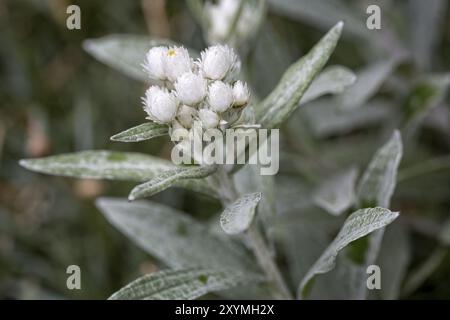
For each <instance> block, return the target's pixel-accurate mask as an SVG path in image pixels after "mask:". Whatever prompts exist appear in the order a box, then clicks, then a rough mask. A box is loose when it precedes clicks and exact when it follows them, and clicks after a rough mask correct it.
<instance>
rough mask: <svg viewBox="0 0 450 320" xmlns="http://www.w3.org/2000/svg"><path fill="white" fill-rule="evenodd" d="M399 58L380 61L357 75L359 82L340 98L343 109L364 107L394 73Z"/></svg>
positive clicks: (339, 101)
mask: <svg viewBox="0 0 450 320" xmlns="http://www.w3.org/2000/svg"><path fill="white" fill-rule="evenodd" d="M399 61H400V59H398V58H391V59H387V60H383V61H378V62H376V63H373V64H371V65H368V66H366V67H364V68H363V69H362V70H360V71H358V72H357V73H356V77H357V80H356V82H355V83H354V84H353V85H352V86H350V87H349V88H348V89H347V90H346V91H345V92H343V93H342V94H341V95H340V96H339V97H338V103H339V105H340V107H341V108H342V109H347V110H348V109H355V108H358V107H361V106H363V105H364V104H365V103H366V102H367V101H368V100H369V99H370V98H371V97H372V96H373V95H374V94H375V93H376V92H377V91H378V89H379V88H380V86H381V85H382V84H383V82H384V81H385V80H386V79H387V77H388V76H389V75H390V74H391V73H392V72H393V71H394V68H395V67H396V66H397V63H398V62H399Z"/></svg>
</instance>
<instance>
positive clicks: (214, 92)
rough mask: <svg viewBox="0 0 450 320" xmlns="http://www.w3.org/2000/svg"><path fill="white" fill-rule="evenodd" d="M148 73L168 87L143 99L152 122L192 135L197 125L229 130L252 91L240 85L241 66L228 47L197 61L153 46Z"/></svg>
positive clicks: (183, 51) (181, 52)
mask: <svg viewBox="0 0 450 320" xmlns="http://www.w3.org/2000/svg"><path fill="white" fill-rule="evenodd" d="M144 68H145V70H146V71H147V73H148V75H149V77H150V78H151V79H153V80H158V81H160V82H161V83H163V84H164V86H151V87H150V88H149V89H148V90H147V92H146V93H145V96H144V97H143V102H144V110H145V111H146V112H147V114H148V119H150V120H152V121H154V122H157V123H164V124H169V125H170V126H171V128H185V129H187V130H189V129H190V128H191V127H192V125H193V123H194V121H200V122H201V124H202V127H203V128H205V129H208V128H224V127H229V126H231V125H232V124H233V123H234V122H236V121H237V120H238V118H239V115H240V113H241V111H242V110H243V108H244V107H245V106H246V105H247V104H248V101H249V98H250V92H249V89H248V87H247V85H246V84H245V83H244V82H242V81H236V77H237V75H238V74H239V71H240V61H239V59H238V57H237V55H236V54H235V53H234V51H233V49H231V48H230V47H228V46H222V45H217V46H212V47H209V48H207V49H206V50H205V51H203V52H202V53H201V57H200V59H198V60H197V61H194V60H193V59H192V58H191V57H190V56H189V52H188V51H187V50H186V49H185V48H183V47H170V48H167V47H153V48H152V49H150V51H149V52H148V53H147V56H146V62H145V64H144Z"/></svg>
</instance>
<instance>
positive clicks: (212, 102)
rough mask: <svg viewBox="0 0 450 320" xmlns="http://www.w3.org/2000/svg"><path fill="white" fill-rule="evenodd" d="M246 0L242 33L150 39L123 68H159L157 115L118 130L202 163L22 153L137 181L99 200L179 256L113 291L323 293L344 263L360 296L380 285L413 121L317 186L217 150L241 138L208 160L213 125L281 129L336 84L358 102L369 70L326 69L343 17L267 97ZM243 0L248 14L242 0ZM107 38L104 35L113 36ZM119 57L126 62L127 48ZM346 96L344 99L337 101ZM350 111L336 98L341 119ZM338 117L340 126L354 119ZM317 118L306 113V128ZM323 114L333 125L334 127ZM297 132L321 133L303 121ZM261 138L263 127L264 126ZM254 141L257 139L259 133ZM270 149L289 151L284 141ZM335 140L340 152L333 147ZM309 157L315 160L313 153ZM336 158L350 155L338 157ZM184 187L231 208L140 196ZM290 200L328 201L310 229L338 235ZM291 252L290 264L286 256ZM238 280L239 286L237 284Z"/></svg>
mask: <svg viewBox="0 0 450 320" xmlns="http://www.w3.org/2000/svg"><path fill="white" fill-rule="evenodd" d="M234 3H235V2H233V1H231V0H228V1H220V2H219V3H218V4H217V5H218V6H222V5H225V4H226V5H227V6H234V5H235V4H234ZM241 3H243V2H241ZM248 3H254V1H249V2H248ZM261 3H262V2H261ZM249 5H250V4H249ZM243 6H244V7H241V8H237V11H236V12H239V14H240V16H238V18H239V19H237V20H235V23H236V25H234V27H232V29H235V31H234V33H233V37H232V38H233V39H229V41H228V40H227V41H220V42H227V44H217V45H213V46H210V47H208V48H206V49H204V50H203V51H202V52H201V53H200V54H198V53H197V54H196V53H195V51H194V50H193V49H187V48H185V47H183V46H179V45H176V44H174V43H173V42H165V43H157V42H145V46H143V47H145V50H141V51H139V52H138V54H137V56H139V57H140V60H139V61H135V60H133V61H131V62H130V63H127V64H126V65H125V66H123V65H121V67H120V68H122V69H121V70H123V69H127V70H128V72H127V73H128V74H131V75H133V76H134V77H135V78H138V79H140V80H144V81H145V83H146V86H147V90H146V92H145V94H144V96H143V97H142V102H143V110H144V112H145V113H146V114H147V120H148V121H146V122H144V123H142V124H139V125H137V126H135V127H132V128H130V129H127V130H125V131H123V132H120V133H118V134H116V135H114V136H112V137H111V140H113V141H120V142H139V141H145V140H149V139H152V138H154V137H160V136H168V139H169V138H170V140H172V142H173V143H174V144H175V145H174V148H173V149H172V152H174V150H175V151H177V150H179V151H183V154H184V153H185V151H187V150H189V151H190V152H187V154H188V155H189V158H190V159H191V160H194V161H193V162H190V163H189V165H186V163H185V162H183V165H178V164H177V163H175V164H174V161H173V162H171V161H170V160H168V159H163V158H158V157H155V156H152V155H148V154H141V153H134V152H112V151H84V152H79V153H75V154H68V155H59V156H53V157H48V158H42V159H29V160H23V161H21V164H22V165H23V166H24V167H26V168H28V169H30V170H34V171H39V172H44V173H49V174H56V175H63V176H71V177H80V178H95V179H112V180H130V181H134V182H136V184H137V185H136V186H135V187H134V188H133V189H132V190H131V191H130V193H129V194H128V198H127V199H111V198H102V199H100V200H98V201H97V206H98V208H99V209H100V211H101V212H102V213H103V214H104V215H105V217H106V218H107V219H108V221H110V222H111V223H112V224H113V225H114V226H115V227H117V228H118V229H119V230H120V231H121V232H122V233H124V234H125V235H126V236H127V237H129V238H130V239H131V240H132V241H134V242H135V243H136V244H137V245H138V246H140V247H141V248H142V249H144V250H145V251H146V252H147V253H149V254H150V255H151V256H152V257H154V258H155V260H157V261H158V262H161V266H164V267H166V269H165V270H162V271H158V272H156V273H152V274H149V275H145V276H143V277H141V278H139V279H137V280H136V281H134V282H132V283H130V284H129V285H127V286H125V287H123V288H122V289H121V290H119V291H117V292H116V293H115V294H113V295H112V296H111V299H195V298H198V297H200V296H202V295H204V294H211V293H214V294H217V295H220V296H221V297H226V298H233V299H239V298H264V299H293V298H298V299H304V298H308V297H310V296H313V297H317V296H319V297H320V296H322V294H323V290H324V288H325V291H326V290H327V289H328V288H329V287H330V285H329V283H328V282H327V278H328V277H327V276H330V277H331V275H334V272H336V273H337V272H338V271H339V272H340V273H342V274H345V277H344V278H343V279H344V280H343V281H344V284H345V285H346V286H347V287H351V288H352V289H351V290H352V291H351V292H350V293H349V294H351V295H352V296H354V297H356V298H366V297H367V295H368V292H367V290H366V287H365V284H366V278H365V277H363V276H362V274H364V272H362V271H361V270H363V271H365V267H366V266H368V265H371V264H373V263H374V259H375V258H376V257H377V255H378V251H379V248H380V246H381V245H382V244H381V241H382V239H383V231H384V228H385V227H386V226H388V225H389V224H390V223H392V222H393V221H394V220H395V219H396V218H397V217H398V215H399V214H398V212H395V211H391V210H390V209H389V207H390V201H391V197H392V195H393V192H394V190H395V182H396V177H397V169H398V166H399V163H400V160H401V157H402V151H403V150H402V140H401V135H400V133H399V131H396V130H395V131H393V133H392V134H391V135H390V137H389V138H388V139H385V140H386V142H385V143H384V144H383V145H381V146H380V147H379V148H378V151H376V153H375V154H374V156H373V157H372V158H371V159H369V161H368V163H369V164H368V165H366V166H365V167H364V168H365V169H364V168H363V170H362V171H363V172H362V174H361V175H360V176H359V177H358V171H357V170H356V169H354V168H352V169H351V170H346V171H344V172H342V173H341V172H339V175H336V176H333V175H330V176H329V177H328V176H327V177H326V178H322V176H326V175H328V172H329V171H325V172H319V174H318V177H320V178H321V179H319V178H317V179H316V177H314V179H310V180H311V184H312V185H313V188H310V189H306V190H300V191H299V189H298V188H297V185H295V186H292V189H293V190H294V191H295V193H294V194H292V193H293V192H292V191H291V190H290V189H291V185H290V184H289V182H290V181H291V180H289V181H288V182H285V183H283V184H281V185H278V186H276V187H275V183H276V178H275V177H274V176H263V175H260V174H259V172H258V170H257V169H258V166H253V165H251V164H249V162H250V161H249V160H248V159H244V161H243V162H242V163H235V162H233V163H232V164H226V165H221V164H218V163H217V162H214V161H211V160H214V158H215V157H216V156H220V152H222V150H223V152H224V153H227V152H228V149H227V146H224V147H223V149H219V150H216V154H211V157H209V158H207V159H206V161H205V160H204V159H203V161H202V160H201V158H202V151H203V150H204V149H208V147H210V146H211V144H212V143H204V144H202V145H200V146H195V143H194V145H193V141H195V139H196V137H198V136H201V135H203V134H204V133H205V132H206V131H207V130H211V131H208V132H210V135H209V138H210V139H211V140H210V141H212V140H213V136H214V135H215V134H220V133H224V132H230V131H231V132H232V133H235V137H236V139H237V140H238V141H242V140H240V138H241V136H240V134H244V133H247V131H249V129H255V128H256V129H258V130H259V131H258V133H260V132H267V131H270V130H271V129H273V130H274V131H271V132H272V135H275V136H277V135H278V129H279V128H280V127H281V126H282V125H283V123H285V122H287V121H288V120H289V119H292V118H295V114H296V113H295V112H297V111H296V110H297V109H298V108H299V107H302V108H301V109H304V108H303V105H304V104H306V103H307V102H311V101H313V102H314V101H315V100H316V99H318V98H319V97H322V96H325V95H330V96H332V97H333V98H332V99H334V98H335V99H336V101H341V99H342V100H345V99H347V101H350V102H351V103H354V101H353V100H352V99H349V98H346V97H345V92H347V91H346V90H351V89H352V88H353V87H352V86H353V85H354V83H355V81H356V76H355V74H354V73H353V72H351V71H350V70H348V69H347V68H345V67H342V66H333V67H329V68H327V69H325V70H323V71H322V69H323V68H324V66H325V65H326V63H327V61H328V59H329V57H330V56H331V55H332V53H333V51H334V49H335V47H336V45H337V43H338V40H339V38H340V36H341V32H342V28H343V23H342V22H337V23H336V25H335V26H334V27H333V28H331V29H330V30H329V31H328V32H327V33H326V34H325V35H324V36H323V37H322V38H321V39H320V40H319V41H318V42H317V44H315V45H314V47H313V48H312V49H311V50H310V51H309V52H308V53H306V54H305V55H304V56H303V57H301V58H300V59H299V60H298V61H297V62H295V63H293V64H292V65H291V66H290V67H289V68H288V69H287V70H286V71H285V72H284V74H283V76H282V77H281V79H280V80H279V82H278V84H277V85H276V86H275V87H274V88H273V90H271V92H270V93H269V94H268V95H267V96H266V97H263V98H262V99H261V100H260V101H257V99H255V97H254V96H252V92H254V87H252V86H251V84H252V83H250V82H249V83H247V81H244V80H243V79H244V77H243V75H242V74H241V73H240V70H241V61H240V59H239V56H238V54H237V52H238V51H237V49H234V48H233V47H232V45H233V44H236V43H238V42H239V41H234V40H237V39H238V38H239V39H241V36H242V35H243V34H244V33H245V32H244V31H246V30H245V27H246V23H247V22H252V21H253V20H252V18H251V17H250V16H252V11H251V10H250V11H249V9H248V8H247V2H245V4H243ZM206 10H210V12H209V13H210V14H211V16H210V17H213V19H212V20H211V21H210V23H217V26H214V27H213V29H212V31H211V32H215V33H216V34H220V33H221V32H222V33H224V32H223V30H225V29H227V26H226V25H227V24H228V23H229V22H230V21H229V20H230V19H231V18H229V16H228V14H229V12H226V14H224V16H223V17H219V15H218V13H214V12H215V11H214V10H215V9H214V8H213V7H210V8H209V9H206ZM227 10H228V9H227ZM229 10H230V12H231V11H233V13H236V12H235V9H233V10H231V9H229ZM240 19H242V21H243V22H241V20H240ZM232 20H234V19H232ZM252 23H253V22H252ZM225 38H227V37H225ZM91 41H92V40H91ZM98 41H99V43H100V44H98V43H97V44H98V45H101V44H102V42H101V40H98ZM211 42H213V41H211ZM95 43H96V42H95ZM91 45H92V43H91ZM105 47H106V48H110V47H108V46H106V45H105ZM116 48H117V50H116V54H118V55H121V54H123V51H122V50H123V48H127V46H124V45H118V46H117V47H116ZM91 49H92V48H91ZM97 49H98V48H97ZM103 49H104V48H103V47H102V48H101V50H100V49H98V52H96V53H97V54H96V56H97V57H100V56H101V57H102V58H101V59H103V60H104V61H105V60H106V59H105V58H104V54H105V52H106V53H107V54H111V52H110V51H108V50H103ZM99 52H100V53H99ZM102 54H103V56H102ZM108 58H111V57H108ZM125 60H126V59H123V60H121V61H122V62H123V61H125ZM243 61H245V60H243ZM108 62H110V60H108ZM269 62H270V61H268V62H267V63H269ZM114 63H115V64H112V65H114V66H116V67H117V61H114ZM141 64H142V66H143V67H142V68H139V69H138V70H137V69H136V66H139V65H141ZM120 68H119V69H120ZM267 72H269V71H267ZM136 75H138V76H136ZM245 79H247V78H245ZM363 87H364V86H363ZM358 92H360V91H358ZM335 96H336V97H335ZM327 98H330V97H327ZM330 99H331V98H330ZM360 99H361V100H362V99H363V98H360ZM136 100H138V97H136ZM336 101H334V100H333V104H336V105H337V102H336ZM335 102H336V103H335ZM135 110H139V108H138V107H136V108H135ZM314 111H315V110H314ZM137 112H138V111H137ZM346 115H347V114H346ZM339 116H340V113H339V112H337V111H336V112H335V113H331V115H329V117H327V119H328V118H332V117H339ZM338 120H339V121H337V122H338V125H339V124H341V123H342V122H344V121H345V119H344V120H342V119H341V118H339V119H338ZM288 124H289V122H288ZM310 124H311V125H314V122H313V121H311V123H310ZM333 124H334V125H335V126H336V124H335V123H333ZM307 127H308V126H307V125H305V126H303V125H296V126H295V128H294V129H296V130H302V129H305V130H306V128H307ZM323 127H325V129H323V130H330V127H332V126H331V125H330V126H327V125H324V126H323ZM228 130H230V131H228ZM298 132H300V131H298ZM295 137H296V138H297V139H299V140H300V139H306V138H308V137H307V135H306V134H305V135H303V134H302V133H301V132H300V133H299V134H298V135H296V136H295ZM233 139H234V137H233ZM255 139H256V140H262V139H261V136H258V137H257V138H255ZM284 141H285V140H284ZM302 141H303V140H302ZM244 142H245V141H244ZM294 142H295V141H294ZM242 145H243V147H244V149H245V148H247V147H248V146H249V145H250V144H246V143H243V144H242ZM197 147H199V148H197ZM301 147H304V146H303V145H302V146H301ZM249 149H250V147H249ZM261 149H263V148H262V147H261V148H259V149H258V150H255V152H254V153H256V152H260V151H261ZM305 149H306V147H305ZM266 151H267V150H266ZM270 151H271V152H273V153H276V152H277V151H278V150H276V149H272V147H271V150H270ZM321 152H323V153H324V154H323V157H326V155H325V153H326V152H325V151H322V150H321ZM217 153H219V155H217ZM228 154H229V153H227V155H228ZM290 156H291V155H287V156H286V158H284V159H283V161H284V162H283V164H285V163H288V164H289V161H292V160H291V157H290ZM232 157H239V153H237V154H236V155H235V154H234V153H233V154H232ZM320 157H322V154H320ZM172 160H173V159H172ZM247 160H248V161H247ZM321 161H322V159H321ZM321 161H314V163H312V164H311V167H310V168H307V169H306V170H304V171H305V176H308V174H309V171H313V170H314V169H311V168H314V166H319V165H321ZM297 163H300V164H301V165H303V161H298V162H297ZM335 166H337V163H336V164H335V163H332V164H331V165H330V166H329V167H332V168H334V167H335ZM255 168H256V169H255ZM327 169H328V170H329V168H327ZM304 180H307V179H304ZM302 181H303V180H302ZM170 187H176V188H181V189H183V190H187V192H189V196H190V198H192V199H197V198H196V195H197V194H199V195H201V196H202V197H205V196H206V197H209V198H210V200H211V201H214V202H215V203H216V204H217V207H220V208H221V209H220V212H218V213H217V215H214V216H213V217H212V218H211V221H208V222H205V221H198V220H196V219H194V218H192V217H191V216H190V215H188V214H186V213H185V212H182V211H181V210H180V209H174V208H172V207H170V206H168V205H162V204H160V203H157V202H156V201H153V200H152V201H136V200H139V199H142V198H150V197H152V196H154V195H155V194H157V193H159V192H161V191H163V190H166V189H168V188H170ZM286 189H288V190H287V191H291V194H289V196H290V197H291V199H290V200H289V201H288V200H286V201H284V200H283V199H285V198H283V197H286V195H285V193H286ZM277 192H279V194H280V196H279V197H277ZM283 193H284V194H283ZM304 197H308V201H307V202H306V204H305V203H302V200H303V198H304ZM292 198H294V199H292ZM279 199H281V200H279ZM288 204H289V205H292V206H293V208H294V209H292V207H289V208H290V209H291V210H294V211H295V210H297V211H301V210H302V208H303V207H307V206H314V207H315V208H321V210H322V211H320V213H319V214H323V215H325V216H326V217H327V219H326V222H327V224H326V225H319V224H318V225H317V227H315V228H310V229H311V230H312V229H315V230H316V231H318V232H319V231H320V235H321V236H322V235H323V234H324V235H326V237H325V236H324V238H320V239H319V238H317V239H316V238H315V237H314V235H310V234H309V233H308V232H306V231H308V230H309V229H308V230H306V231H305V232H303V231H304V230H303V229H302V228H303V227H304V224H303V221H304V220H303V219H305V215H302V214H300V213H298V212H297V211H295V213H296V214H297V215H296V216H295V217H292V216H290V215H289V214H286V211H288V209H286V206H287V205H288ZM299 208H300V209H299ZM277 211H278V213H277ZM291 218H292V219H291ZM313 220H314V219H313ZM298 221H300V223H298ZM314 221H315V220H314ZM280 230H282V231H280ZM286 230H289V232H286ZM299 230H302V232H299ZM296 237H299V239H297V238H296ZM302 237H304V238H302ZM292 239H294V240H295V241H294V240H292ZM325 239H326V240H325ZM299 243H300V244H301V246H302V247H299V245H298V244H299ZM317 244H319V245H317ZM307 247H311V248H313V249H312V250H314V252H313V253H312V254H310V255H305V259H306V260H305V261H306V262H304V263H303V260H302V259H303V257H304V256H303V252H304V251H303V250H306V249H308V248H307ZM280 248H282V249H281V250H282V251H279V250H280ZM305 248H306V249H305ZM305 252H306V251H305ZM350 253H354V255H355V256H357V257H356V258H355V259H356V260H350V259H348V258H347V257H348V256H349V255H350ZM281 257H282V258H283V259H280V258H281ZM283 261H285V262H284V263H285V264H287V266H286V265H283V267H282V263H283ZM299 261H300V262H299ZM356 261H358V262H356ZM335 267H336V268H335ZM287 269H289V270H288V271H286V270H287ZM288 272H289V273H288ZM322 274H328V275H327V276H321V275H322ZM364 275H365V274H364ZM333 279H335V277H334V276H333ZM232 288H237V290H227V289H232ZM325 296H326V295H325Z"/></svg>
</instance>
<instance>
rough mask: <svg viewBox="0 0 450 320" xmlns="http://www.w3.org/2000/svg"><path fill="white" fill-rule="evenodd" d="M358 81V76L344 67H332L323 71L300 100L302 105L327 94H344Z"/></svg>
mask: <svg viewBox="0 0 450 320" xmlns="http://www.w3.org/2000/svg"><path fill="white" fill-rule="evenodd" d="M355 81H356V75H355V74H354V73H353V72H352V71H350V70H349V69H347V68H345V67H342V66H331V67H328V68H326V69H325V70H324V71H322V72H321V73H320V74H319V75H318V76H317V78H316V79H315V80H314V81H313V82H312V83H311V86H310V87H309V88H308V90H307V91H306V92H305V94H304V95H303V97H302V98H301V100H300V104H305V103H308V102H309V101H311V100H314V99H317V98H319V97H321V96H323V95H325V94H337V93H342V92H344V90H345V89H346V88H347V87H349V86H351V85H352V84H353V83H355Z"/></svg>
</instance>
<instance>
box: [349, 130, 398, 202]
mask: <svg viewBox="0 0 450 320" xmlns="http://www.w3.org/2000/svg"><path fill="white" fill-rule="evenodd" d="M402 153H403V146H402V141H401V137H400V133H399V132H398V131H397V130H396V131H394V133H393V134H392V137H391V138H390V139H389V141H388V142H387V143H386V144H385V145H384V146H383V147H382V148H381V149H379V150H378V151H377V153H376V154H375V156H374V157H373V159H372V161H371V162H370V164H369V166H368V168H367V170H366V171H365V172H364V174H363V176H362V178H361V180H360V181H359V184H358V188H357V198H358V204H359V206H360V207H362V206H367V205H378V206H383V207H388V206H389V203H390V200H391V196H392V194H393V193H394V188H395V184H396V177H397V169H398V166H399V164H400V159H401V158H402Z"/></svg>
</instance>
